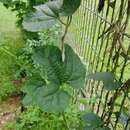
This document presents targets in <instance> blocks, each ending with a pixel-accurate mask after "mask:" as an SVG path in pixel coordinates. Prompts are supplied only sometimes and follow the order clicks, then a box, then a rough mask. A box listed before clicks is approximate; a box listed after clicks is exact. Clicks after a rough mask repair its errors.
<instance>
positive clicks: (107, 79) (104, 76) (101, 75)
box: [87, 72, 121, 91]
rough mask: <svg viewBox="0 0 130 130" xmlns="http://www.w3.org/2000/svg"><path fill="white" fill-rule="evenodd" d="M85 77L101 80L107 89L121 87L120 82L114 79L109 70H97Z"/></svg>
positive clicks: (111, 89)
mask: <svg viewBox="0 0 130 130" xmlns="http://www.w3.org/2000/svg"><path fill="white" fill-rule="evenodd" d="M87 79H93V80H97V81H103V83H104V88H105V89H106V90H108V91H113V90H116V89H118V88H120V87H121V84H120V83H119V82H118V81H116V79H115V76H114V74H112V73H111V72H97V73H95V74H90V75H88V76H87Z"/></svg>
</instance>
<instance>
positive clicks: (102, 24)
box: [69, 0, 130, 130]
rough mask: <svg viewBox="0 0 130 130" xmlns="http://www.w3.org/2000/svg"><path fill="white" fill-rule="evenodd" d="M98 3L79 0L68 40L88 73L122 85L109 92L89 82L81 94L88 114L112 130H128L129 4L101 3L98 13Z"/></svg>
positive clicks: (124, 1) (116, 0) (126, 0)
mask: <svg viewBox="0 0 130 130" xmlns="http://www.w3.org/2000/svg"><path fill="white" fill-rule="evenodd" d="M99 1H100V0H82V4H81V7H80V9H79V11H78V12H77V13H76V14H75V16H73V22H72V25H71V29H70V35H69V37H70V39H71V40H72V41H73V43H74V48H75V49H76V51H77V53H78V54H79V55H80V56H81V57H83V59H84V61H85V62H86V64H87V71H88V73H95V72H108V71H111V72H113V73H114V74H115V75H116V78H117V79H118V80H119V81H120V82H121V83H122V87H121V88H120V89H118V90H115V91H112V92H111V91H106V90H105V89H104V86H103V84H102V83H100V82H97V81H93V80H91V81H89V83H87V85H86V89H85V91H86V96H87V98H86V100H89V106H91V110H92V111H94V112H95V113H97V114H98V115H99V116H100V117H101V118H102V119H103V120H104V122H105V124H106V125H109V126H110V127H111V129H112V130H119V129H121V130H130V95H129V94H130V91H129V90H130V39H129V38H130V35H129V34H130V22H128V21H129V19H130V18H129V11H130V9H129V8H130V1H129V0H105V6H104V9H103V10H102V11H101V12H100V13H99V12H98V11H97V9H98V6H99ZM128 6H129V8H128ZM120 122H121V123H120Z"/></svg>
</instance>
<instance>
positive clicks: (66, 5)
mask: <svg viewBox="0 0 130 130" xmlns="http://www.w3.org/2000/svg"><path fill="white" fill-rule="evenodd" d="M80 4H81V0H63V5H62V7H61V9H60V15H62V16H71V15H72V14H73V13H74V12H75V11H76V10H77V9H78V8H79V6H80Z"/></svg>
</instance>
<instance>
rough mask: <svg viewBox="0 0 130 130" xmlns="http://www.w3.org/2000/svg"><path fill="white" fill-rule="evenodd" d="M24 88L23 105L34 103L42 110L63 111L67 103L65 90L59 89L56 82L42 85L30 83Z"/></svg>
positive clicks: (67, 98)
mask: <svg viewBox="0 0 130 130" xmlns="http://www.w3.org/2000/svg"><path fill="white" fill-rule="evenodd" d="M26 88H27V89H26V96H25V97H24V99H23V105H24V106H28V105H36V106H38V107H39V108H40V109H41V110H43V111H44V112H63V111H65V109H66V108H67V106H68V104H69V99H70V96H69V95H68V93H67V92H65V91H62V90H59V86H58V85H56V84H48V85H46V86H45V85H44V86H42V87H38V86H35V87H34V85H32V86H31V85H30V86H27V87H26Z"/></svg>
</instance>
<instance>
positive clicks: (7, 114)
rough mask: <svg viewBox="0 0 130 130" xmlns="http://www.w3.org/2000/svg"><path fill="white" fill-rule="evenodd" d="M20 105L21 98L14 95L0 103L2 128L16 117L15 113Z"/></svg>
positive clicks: (0, 123)
mask: <svg viewBox="0 0 130 130" xmlns="http://www.w3.org/2000/svg"><path fill="white" fill-rule="evenodd" d="M19 106H20V98H19V97H12V98H10V99H8V100H7V101H5V102H3V103H1V104H0V130H3V126H4V125H5V124H6V123H8V122H11V121H13V120H14V119H15V113H16V111H17V109H18V108H19Z"/></svg>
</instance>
